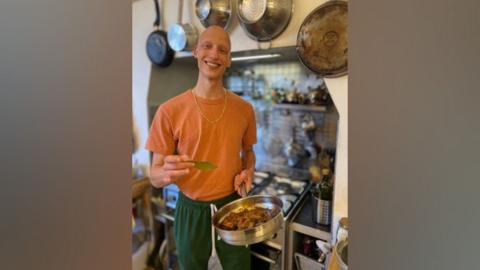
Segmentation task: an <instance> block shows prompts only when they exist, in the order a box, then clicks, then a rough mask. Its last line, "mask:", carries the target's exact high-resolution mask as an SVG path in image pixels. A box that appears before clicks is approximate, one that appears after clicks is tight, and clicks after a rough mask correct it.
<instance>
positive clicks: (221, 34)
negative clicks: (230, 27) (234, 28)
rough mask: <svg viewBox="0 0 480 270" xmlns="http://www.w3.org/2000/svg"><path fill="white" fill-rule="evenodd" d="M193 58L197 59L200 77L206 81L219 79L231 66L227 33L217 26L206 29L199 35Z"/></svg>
mask: <svg viewBox="0 0 480 270" xmlns="http://www.w3.org/2000/svg"><path fill="white" fill-rule="evenodd" d="M193 56H194V57H195V58H196V59H197V65H198V70H199V72H200V75H201V76H202V77H205V78H206V79H208V80H218V79H221V78H222V77H223V74H224V73H225V70H226V69H227V68H228V67H230V64H231V61H230V38H229V36H228V33H227V32H225V30H224V29H223V28H221V27H218V26H210V27H208V28H207V29H205V31H203V32H202V34H201V35H200V37H199V39H198V42H197V46H196V47H195V48H194V49H193Z"/></svg>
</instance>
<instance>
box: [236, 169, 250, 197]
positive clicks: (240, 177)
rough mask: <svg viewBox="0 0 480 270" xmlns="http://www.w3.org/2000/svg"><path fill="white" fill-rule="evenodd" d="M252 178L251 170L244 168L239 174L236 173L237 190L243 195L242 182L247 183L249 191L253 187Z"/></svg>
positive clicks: (247, 190)
mask: <svg viewBox="0 0 480 270" xmlns="http://www.w3.org/2000/svg"><path fill="white" fill-rule="evenodd" d="M252 179H253V172H252V171H251V170H243V171H241V172H240V173H239V174H237V175H235V179H234V181H233V185H234V187H235V191H236V192H237V193H238V194H239V195H240V196H242V193H241V183H245V191H246V193H248V192H249V191H250V190H251V189H252Z"/></svg>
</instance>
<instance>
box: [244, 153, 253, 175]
mask: <svg viewBox="0 0 480 270" xmlns="http://www.w3.org/2000/svg"><path fill="white" fill-rule="evenodd" d="M242 162H243V169H244V170H248V171H249V172H250V173H251V174H253V172H254V171H255V152H253V149H252V148H249V149H246V150H244V151H243V155H242Z"/></svg>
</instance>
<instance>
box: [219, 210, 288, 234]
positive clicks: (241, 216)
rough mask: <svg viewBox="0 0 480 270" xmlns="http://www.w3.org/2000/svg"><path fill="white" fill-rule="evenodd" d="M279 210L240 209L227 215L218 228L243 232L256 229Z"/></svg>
mask: <svg viewBox="0 0 480 270" xmlns="http://www.w3.org/2000/svg"><path fill="white" fill-rule="evenodd" d="M279 212H280V210H278V209H267V208H262V207H253V208H240V209H239V210H238V211H235V212H232V213H230V214H228V215H227V216H226V217H225V218H224V219H223V220H222V222H220V224H219V227H220V228H221V229H224V230H230V231H232V230H245V229H249V228H253V227H256V226H258V225H260V224H262V223H265V222H267V221H269V220H270V219H272V218H273V217H275V216H276V215H277V214H278V213H279Z"/></svg>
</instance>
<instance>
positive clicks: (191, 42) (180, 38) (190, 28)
mask: <svg viewBox="0 0 480 270" xmlns="http://www.w3.org/2000/svg"><path fill="white" fill-rule="evenodd" d="M179 2H180V3H179V11H178V23H176V24H172V25H171V26H170V28H168V35H167V38H168V44H169V45H170V47H171V48H172V49H173V50H175V51H177V52H179V51H191V50H192V49H193V47H194V46H195V45H196V44H197V39H198V32H197V29H196V28H195V26H194V25H193V24H191V23H184V24H182V23H181V18H182V14H183V0H180V1H179Z"/></svg>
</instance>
